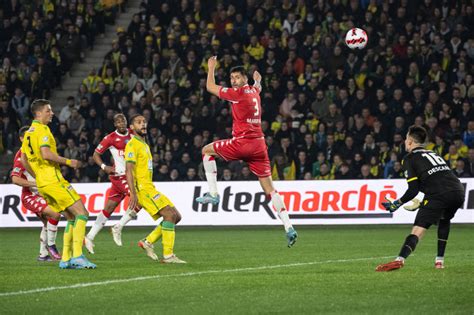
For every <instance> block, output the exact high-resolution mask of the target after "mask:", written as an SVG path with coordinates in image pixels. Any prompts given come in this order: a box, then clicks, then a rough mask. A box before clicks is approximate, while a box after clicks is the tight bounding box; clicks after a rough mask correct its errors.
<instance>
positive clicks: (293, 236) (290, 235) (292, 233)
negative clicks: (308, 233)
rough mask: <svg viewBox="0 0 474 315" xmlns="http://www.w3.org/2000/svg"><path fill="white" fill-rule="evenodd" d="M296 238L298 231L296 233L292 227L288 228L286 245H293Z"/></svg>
mask: <svg viewBox="0 0 474 315" xmlns="http://www.w3.org/2000/svg"><path fill="white" fill-rule="evenodd" d="M297 238H298V233H296V231H295V229H294V228H292V227H291V228H289V229H288V232H286V239H287V240H288V247H291V246H293V245H295V243H296V239H297Z"/></svg>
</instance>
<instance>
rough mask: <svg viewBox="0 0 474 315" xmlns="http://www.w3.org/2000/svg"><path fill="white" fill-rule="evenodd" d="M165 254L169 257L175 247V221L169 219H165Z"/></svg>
mask: <svg viewBox="0 0 474 315" xmlns="http://www.w3.org/2000/svg"><path fill="white" fill-rule="evenodd" d="M162 225H163V228H162V229H163V240H162V242H163V256H164V257H165V258H166V257H169V256H171V255H173V248H174V238H175V232H174V223H171V222H169V221H163V223H162Z"/></svg>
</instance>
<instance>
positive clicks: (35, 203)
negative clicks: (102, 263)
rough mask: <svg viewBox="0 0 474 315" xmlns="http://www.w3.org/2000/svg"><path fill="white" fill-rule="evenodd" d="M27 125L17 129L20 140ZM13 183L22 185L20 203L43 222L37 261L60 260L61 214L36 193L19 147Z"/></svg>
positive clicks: (34, 183)
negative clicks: (57, 245)
mask: <svg viewBox="0 0 474 315" xmlns="http://www.w3.org/2000/svg"><path fill="white" fill-rule="evenodd" d="M28 129H29V127H27V126H25V127H21V128H20V131H19V136H20V142H23V136H24V134H25V132H26V131H27V130H28ZM10 177H11V179H12V182H13V184H15V185H18V186H21V187H23V189H22V190H21V203H22V204H23V206H24V207H25V208H26V209H27V210H29V211H31V212H33V213H34V214H36V215H37V216H38V218H39V219H40V220H41V222H43V228H42V229H41V234H40V253H39V256H38V258H37V260H38V261H51V260H60V259H61V255H60V254H59V252H58V249H57V248H56V235H57V234H58V222H59V219H61V215H60V214H59V213H57V212H54V211H53V210H52V209H51V208H50V207H48V203H47V202H46V200H44V198H43V197H41V196H40V195H39V194H38V189H37V188H36V181H35V178H34V177H33V176H31V174H30V173H28V171H27V170H26V169H25V167H24V166H23V164H21V149H20V150H18V152H17V153H16V155H15V160H14V162H13V170H12V172H11V173H10Z"/></svg>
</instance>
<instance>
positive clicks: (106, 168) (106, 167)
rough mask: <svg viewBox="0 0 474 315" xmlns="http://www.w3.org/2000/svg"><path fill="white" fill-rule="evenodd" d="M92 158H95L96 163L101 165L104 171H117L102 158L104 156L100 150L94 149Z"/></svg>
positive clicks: (110, 172)
mask: <svg viewBox="0 0 474 315" xmlns="http://www.w3.org/2000/svg"><path fill="white" fill-rule="evenodd" d="M92 158H93V159H94V162H95V164H97V165H99V166H100V168H101V169H103V170H104V172H106V173H107V174H108V175H110V174H114V173H115V170H114V168H113V167H112V166H109V165H105V163H104V161H103V160H102V156H101V154H100V153H99V152H97V151H94V154H93V155H92Z"/></svg>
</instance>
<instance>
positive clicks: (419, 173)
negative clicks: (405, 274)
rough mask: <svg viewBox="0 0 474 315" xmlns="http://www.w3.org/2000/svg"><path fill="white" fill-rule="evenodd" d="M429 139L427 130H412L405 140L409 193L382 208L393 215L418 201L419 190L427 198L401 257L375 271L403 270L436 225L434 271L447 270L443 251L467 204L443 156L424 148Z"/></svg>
mask: <svg viewBox="0 0 474 315" xmlns="http://www.w3.org/2000/svg"><path fill="white" fill-rule="evenodd" d="M426 139H427V132H426V130H425V129H424V128H422V127H416V126H412V127H410V128H409V130H408V134H407V137H406V140H405V146H406V149H407V151H408V152H409V153H408V154H407V155H406V156H405V157H404V159H403V160H402V166H403V169H404V171H405V176H406V178H407V182H408V190H407V191H406V192H405V194H404V195H403V196H402V197H401V198H400V199H398V200H395V201H389V200H388V202H386V203H383V205H384V207H385V208H386V209H387V210H388V211H390V212H394V211H396V210H397V209H398V208H399V207H400V206H401V205H403V204H404V203H406V202H408V201H410V200H412V199H413V198H415V197H416V195H417V194H418V192H419V191H421V192H423V193H424V194H425V197H424V199H423V201H422V202H421V204H420V207H419V210H418V213H417V215H416V218H415V223H414V225H413V228H412V230H411V234H410V235H408V236H407V238H406V239H405V242H404V243H403V246H402V248H401V250H400V253H399V254H398V257H397V258H396V259H395V260H394V261H392V262H389V263H387V264H382V265H379V266H377V268H376V271H391V270H395V269H400V268H402V267H403V266H404V264H405V259H406V258H407V257H408V256H409V255H410V254H411V253H412V252H413V251H414V250H415V248H416V245H417V244H418V241H419V240H420V239H421V238H422V237H423V235H424V234H425V232H426V230H427V229H429V228H430V226H431V225H433V224H437V225H438V255H437V256H436V258H435V268H437V269H443V268H444V252H445V250H446V243H447V241H448V236H449V229H450V225H451V219H452V218H453V217H454V215H455V214H456V211H457V210H458V209H459V208H460V207H461V206H462V205H463V203H464V187H463V186H462V185H461V182H460V181H459V179H458V178H457V177H456V176H455V175H454V173H453V172H452V171H451V169H450V167H449V166H448V165H447V164H446V161H445V160H444V159H443V158H442V157H441V156H439V155H438V154H436V153H435V152H433V151H430V150H426V149H425V148H424V144H425V141H426Z"/></svg>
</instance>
